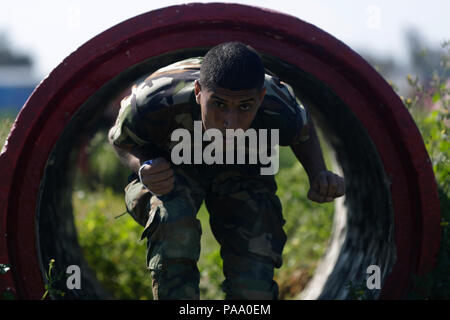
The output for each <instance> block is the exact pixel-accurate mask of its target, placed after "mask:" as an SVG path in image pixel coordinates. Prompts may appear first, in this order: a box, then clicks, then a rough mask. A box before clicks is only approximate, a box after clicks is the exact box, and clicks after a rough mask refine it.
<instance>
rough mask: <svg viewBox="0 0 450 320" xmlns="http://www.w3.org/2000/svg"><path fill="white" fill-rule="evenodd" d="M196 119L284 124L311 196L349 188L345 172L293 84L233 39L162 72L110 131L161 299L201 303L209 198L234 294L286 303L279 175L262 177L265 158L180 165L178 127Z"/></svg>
mask: <svg viewBox="0 0 450 320" xmlns="http://www.w3.org/2000/svg"><path fill="white" fill-rule="evenodd" d="M267 72H268V71H267ZM194 121H202V124H203V126H202V130H203V131H206V130H209V129H218V130H220V132H222V133H223V134H225V131H226V129H242V130H247V129H250V128H253V129H268V130H274V129H275V130H279V131H278V132H279V144H280V145H282V146H290V147H291V149H292V151H293V152H294V154H295V155H296V157H297V158H298V160H299V161H300V162H301V164H302V165H303V167H304V168H305V170H306V172H307V174H308V178H309V182H310V190H309V192H308V198H309V199H310V200H312V201H316V202H319V203H321V202H329V201H333V199H334V198H336V197H340V196H342V195H343V194H344V181H343V178H341V177H339V176H338V175H336V174H334V173H332V172H330V171H328V170H327V169H326V167H325V164H324V160H323V157H322V152H321V149H320V145H319V141H318V138H317V135H316V131H315V128H314V125H313V123H312V121H311V118H310V117H309V115H308V113H307V112H306V110H305V109H304V108H303V107H302V106H301V105H300V104H299V103H298V101H297V100H296V98H295V96H294V93H293V90H292V88H291V87H290V86H289V85H287V84H285V83H283V82H282V81H280V80H279V79H278V78H277V77H276V76H275V75H273V74H269V73H266V71H265V69H264V66H263V63H262V61H261V58H260V57H259V55H258V54H257V53H256V51H255V50H254V49H252V48H251V47H249V46H246V45H244V44H242V43H239V42H229V43H223V44H220V45H218V46H216V47H214V48H212V49H211V50H209V51H208V53H207V54H206V55H205V56H204V57H203V58H201V57H198V58H191V59H186V60H183V61H179V62H177V63H174V64H171V65H169V66H167V67H164V68H162V69H159V70H158V71H156V72H154V73H152V74H151V75H150V76H148V77H146V78H145V79H144V80H142V81H138V83H136V85H134V86H133V89H132V93H131V94H130V95H129V96H128V97H126V98H124V99H123V100H122V102H121V108H120V111H119V115H118V117H117V121H116V123H115V125H114V126H113V127H112V128H111V130H110V132H109V139H110V143H111V144H112V145H113V147H114V149H115V150H116V152H117V154H118V156H119V158H120V160H121V161H122V163H123V164H124V165H125V166H126V167H128V168H130V169H131V170H133V172H134V173H133V175H131V176H130V179H129V184H128V185H127V187H126V188H125V202H126V206H127V210H128V212H129V213H130V214H131V215H132V216H133V217H134V219H135V220H136V221H137V222H139V223H140V224H142V225H145V229H144V232H143V234H142V238H141V239H144V238H147V248H148V249H147V265H148V268H149V270H150V272H151V278H152V286H153V296H154V298H155V299H199V279H200V275H199V271H198V268H197V261H198V259H199V255H200V236H201V232H202V231H201V226H200V221H199V220H198V219H196V214H197V211H198V210H199V208H200V206H201V204H202V202H203V201H205V205H206V208H207V210H208V212H209V214H210V224H211V229H212V232H213V234H214V236H215V238H216V239H217V241H218V242H219V244H220V246H221V251H220V252H221V256H222V259H223V272H224V275H225V281H224V283H223V284H222V289H223V290H224V292H225V294H226V299H277V297H278V285H277V283H276V282H275V281H274V280H273V275H274V268H279V267H280V266H281V265H282V259H281V254H282V251H283V247H284V244H285V242H286V234H285V233H284V231H283V224H284V222H285V221H284V219H283V216H282V208H281V203H280V200H279V198H278V197H277V195H276V189H277V186H276V183H275V179H274V176H273V175H261V174H260V170H259V169H260V167H261V164H260V163H258V164H209V165H207V164H205V163H201V164H186V163H182V164H178V165H175V164H174V163H173V161H171V151H172V149H173V148H174V146H175V145H176V143H177V142H176V141H172V139H171V133H172V132H173V131H174V130H176V129H180V128H183V129H186V130H189V132H192V133H193V130H194ZM225 142H227V141H225ZM205 146H206V143H205V142H202V146H201V147H202V148H204V147H205ZM192 147H193V148H194V147H195V146H194V145H193V146H192ZM225 148H226V147H225ZM148 160H151V161H148Z"/></svg>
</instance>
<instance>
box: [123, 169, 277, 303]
mask: <svg viewBox="0 0 450 320" xmlns="http://www.w3.org/2000/svg"><path fill="white" fill-rule="evenodd" d="M199 168H201V167H197V166H185V167H181V166H177V167H175V168H174V170H175V187H174V189H173V190H172V191H171V192H170V193H169V194H167V195H163V196H159V197H156V196H153V197H151V195H150V194H149V193H148V191H145V189H144V188H143V187H142V184H140V183H139V181H137V180H134V181H132V182H131V183H130V184H129V185H128V186H127V188H126V189H125V190H126V193H125V198H126V203H127V208H128V211H129V212H130V214H131V215H132V216H133V217H134V218H135V219H136V221H138V222H140V223H141V224H143V222H144V220H145V217H146V216H148V220H147V223H146V225H145V229H144V232H143V234H142V238H141V239H144V238H147V248H148V250H147V265H148V268H149V269H150V271H151V277H152V284H153V296H154V298H155V299H199V281H200V275H199V271H198V268H197V261H198V259H199V256H200V237H201V233H202V230H201V225H200V221H199V220H198V219H196V214H197V212H198V210H199V208H200V206H201V204H202V202H203V201H205V204H206V208H207V209H208V212H209V215H210V225H211V229H212V232H213V234H214V236H215V238H216V239H217V241H218V242H219V244H220V246H221V256H222V259H223V272H224V275H225V281H224V283H223V284H222V289H223V290H224V292H225V293H226V299H277V297H278V285H277V283H276V282H275V281H273V275H274V268H279V267H280V266H281V264H282V260H281V253H282V250H283V247H284V244H285V242H286V234H285V233H284V231H283V224H284V220H283V217H282V209H281V203H280V200H279V199H278V197H277V196H276V194H275V192H276V188H277V187H276V183H275V180H274V178H273V177H272V176H260V175H259V173H258V174H252V173H251V172H248V170H242V169H239V168H238V167H235V168H230V169H227V170H226V171H224V170H223V169H222V170H221V171H219V173H217V172H216V171H215V170H214V168H213V167H211V166H210V167H209V168H207V169H205V168H203V169H199Z"/></svg>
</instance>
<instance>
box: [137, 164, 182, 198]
mask: <svg viewBox="0 0 450 320" xmlns="http://www.w3.org/2000/svg"><path fill="white" fill-rule="evenodd" d="M152 161H153V162H152V164H147V165H145V166H144V167H143V168H142V170H141V178H142V181H141V182H142V183H143V184H144V185H145V186H146V187H147V188H148V189H149V190H150V191H151V192H152V193H154V194H155V195H158V196H162V195H165V194H168V193H169V192H170V191H172V189H173V187H174V182H175V176H174V172H173V170H172V168H171V167H170V164H169V162H168V161H167V160H166V159H165V158H162V157H159V158H155V159H152Z"/></svg>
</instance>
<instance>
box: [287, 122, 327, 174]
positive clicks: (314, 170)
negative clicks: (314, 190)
mask: <svg viewBox="0 0 450 320" xmlns="http://www.w3.org/2000/svg"><path fill="white" fill-rule="evenodd" d="M308 121H309V125H308V130H309V139H308V140H306V141H304V142H300V143H298V144H294V145H291V149H292V151H293V152H294V154H295V156H296V158H297V159H298V160H299V161H300V163H301V164H302V166H303V168H305V171H306V173H307V175H308V178H309V181H313V180H314V177H316V176H317V174H318V173H319V172H320V171H323V170H327V168H326V165H325V161H324V159H323V154H322V149H321V148H320V142H319V138H318V136H317V132H316V128H315V126H314V123H313V121H312V119H311V118H309V119H308Z"/></svg>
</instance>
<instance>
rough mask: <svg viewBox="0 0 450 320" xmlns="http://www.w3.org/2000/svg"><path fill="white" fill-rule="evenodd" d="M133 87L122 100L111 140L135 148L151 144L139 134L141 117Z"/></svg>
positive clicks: (123, 146) (112, 129)
mask: <svg viewBox="0 0 450 320" xmlns="http://www.w3.org/2000/svg"><path fill="white" fill-rule="evenodd" d="M134 89H135V88H133V90H132V93H131V95H129V96H127V97H125V98H124V99H123V100H122V101H121V102H120V110H119V114H118V116H117V119H116V122H115V124H114V126H113V127H112V128H111V130H110V140H111V141H112V143H113V144H114V145H115V146H117V147H119V148H122V149H127V150H130V149H133V148H136V147H143V146H146V145H148V144H149V141H146V140H145V139H144V138H143V137H142V136H141V135H140V134H139V117H138V116H137V112H136V93H135V90H134Z"/></svg>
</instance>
